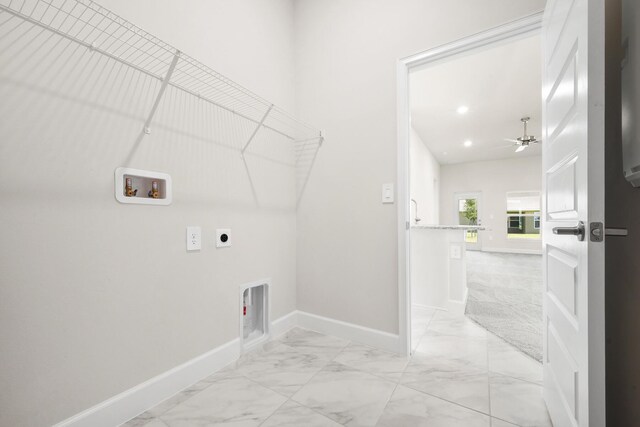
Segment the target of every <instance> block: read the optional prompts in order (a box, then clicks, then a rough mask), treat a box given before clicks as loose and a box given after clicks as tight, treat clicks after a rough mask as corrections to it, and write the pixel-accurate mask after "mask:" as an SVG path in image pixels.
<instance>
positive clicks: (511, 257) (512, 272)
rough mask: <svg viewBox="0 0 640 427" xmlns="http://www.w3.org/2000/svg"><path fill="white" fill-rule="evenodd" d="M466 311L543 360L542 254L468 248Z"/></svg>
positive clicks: (523, 350)
mask: <svg viewBox="0 0 640 427" xmlns="http://www.w3.org/2000/svg"><path fill="white" fill-rule="evenodd" d="M467 285H468V287H469V296H468V298H467V307H466V310H465V314H466V315H467V316H468V317H469V318H471V319H472V320H474V321H475V322H477V323H478V324H480V325H481V326H483V327H484V328H486V329H487V330H489V331H490V332H492V333H494V334H495V335H498V336H499V337H501V338H502V339H504V340H505V341H507V342H508V343H510V344H511V345H513V346H515V347H516V348H518V349H520V350H521V351H522V352H524V353H526V354H528V355H529V356H531V357H533V358H534V359H536V360H538V361H540V362H541V361H542V256H540V255H521V254H501V253H490V252H478V251H467Z"/></svg>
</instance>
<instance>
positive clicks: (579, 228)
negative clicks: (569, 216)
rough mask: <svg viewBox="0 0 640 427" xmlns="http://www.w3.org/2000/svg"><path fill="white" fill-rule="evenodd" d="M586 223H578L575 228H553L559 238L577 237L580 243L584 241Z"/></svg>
mask: <svg viewBox="0 0 640 427" xmlns="http://www.w3.org/2000/svg"><path fill="white" fill-rule="evenodd" d="M584 233H585V231H584V222H582V221H580V222H578V225H576V226H575V227H553V234H557V235H558V236H576V237H577V238H578V240H579V241H581V242H582V241H583V240H584Z"/></svg>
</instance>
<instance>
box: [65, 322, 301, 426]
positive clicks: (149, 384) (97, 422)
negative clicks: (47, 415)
mask: <svg viewBox="0 0 640 427" xmlns="http://www.w3.org/2000/svg"><path fill="white" fill-rule="evenodd" d="M297 319H298V312H297V311H292V312H291V313H289V314H286V315H284V316H282V317H280V318H279V319H276V320H274V321H273V323H272V325H271V326H272V329H271V331H272V335H271V336H273V337H277V336H278V335H282V334H284V333H285V332H287V331H288V330H289V329H291V328H293V327H295V326H297ZM238 357H240V338H235V339H233V340H231V341H229V342H227V343H225V344H222V345H221V346H219V347H216V348H214V349H213V350H210V351H208V352H206V353H205V354H202V355H200V356H198V357H195V358H193V359H191V360H189V361H188V362H185V363H183V364H181V365H179V366H176V367H175V368H172V369H170V370H168V371H166V372H163V373H162V374H160V375H157V376H155V377H153V378H151V379H149V380H147V381H145V382H143V383H141V384H138V385H136V386H134V387H132V388H130V389H129V390H126V391H124V392H122V393H120V394H117V395H115V396H113V397H111V398H110V399H107V400H105V401H104V402H101V403H99V404H97V405H95V406H92V407H91V408H89V409H87V410H84V411H82V412H80V413H78V414H76V415H74V416H72V417H70V418H67V419H66V420H64V421H61V422H59V423H58V424H55V426H54V427H85V426H86V427H113V426H118V425H120V424H123V423H126V422H127V421H129V420H130V419H132V418H135V417H137V416H138V415H140V414H141V413H143V412H145V411H147V410H149V409H150V408H153V407H154V406H156V405H157V404H159V403H161V402H162V401H164V400H166V399H168V398H170V397H171V396H173V395H175V394H176V393H179V392H181V391H182V390H184V389H186V388H187V387H190V386H192V385H193V384H195V383H197V382H198V381H200V380H202V379H204V378H206V377H208V376H209V375H211V374H213V373H215V372H216V371H219V370H220V369H222V368H224V367H225V366H227V365H229V364H231V363H233V362H235V361H236V360H238Z"/></svg>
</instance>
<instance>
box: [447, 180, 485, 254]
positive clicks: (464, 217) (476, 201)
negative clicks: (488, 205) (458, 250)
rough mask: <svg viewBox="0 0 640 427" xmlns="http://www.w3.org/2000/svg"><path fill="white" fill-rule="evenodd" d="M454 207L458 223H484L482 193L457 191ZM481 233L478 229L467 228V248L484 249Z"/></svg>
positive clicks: (465, 236)
mask: <svg viewBox="0 0 640 427" xmlns="http://www.w3.org/2000/svg"><path fill="white" fill-rule="evenodd" d="M453 209H454V218H456V221H457V222H456V225H482V193H480V192H473V193H455V197H454V206H453ZM480 235H481V234H480V233H478V230H467V231H466V233H465V235H464V240H465V242H466V248H467V249H470V250H480V249H482V242H481V241H480Z"/></svg>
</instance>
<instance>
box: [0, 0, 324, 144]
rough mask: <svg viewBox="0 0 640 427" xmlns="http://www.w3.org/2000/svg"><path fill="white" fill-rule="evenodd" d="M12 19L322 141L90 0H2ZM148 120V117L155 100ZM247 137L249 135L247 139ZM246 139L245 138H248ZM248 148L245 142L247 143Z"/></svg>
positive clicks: (1, 12)
mask: <svg viewBox="0 0 640 427" xmlns="http://www.w3.org/2000/svg"><path fill="white" fill-rule="evenodd" d="M13 19H21V20H22V22H21V23H20V24H19V25H22V24H23V23H29V24H31V25H34V26H37V27H40V28H42V29H44V30H47V31H50V32H52V33H55V34H57V35H58V36H60V37H63V38H66V39H68V40H71V41H73V42H76V43H78V44H79V45H81V46H84V47H85V48H87V49H89V50H90V51H92V52H99V53H100V54H102V55H105V56H107V57H109V58H112V59H114V60H116V61H118V62H120V63H123V64H125V65H127V66H129V67H132V68H134V69H136V70H138V71H139V72H141V73H144V74H145V75H148V76H150V77H152V78H154V79H157V80H159V81H160V82H162V89H161V91H160V94H159V96H158V102H159V99H160V98H161V96H162V93H163V91H164V88H166V86H171V87H174V88H177V89H180V90H182V91H185V92H187V93H189V94H191V95H193V96H196V97H198V98H200V99H202V100H203V101H206V102H209V103H211V104H213V105H215V106H217V107H219V108H222V109H224V110H227V111H229V112H232V113H234V114H236V115H238V116H240V117H242V118H243V119H245V120H247V121H249V122H252V123H254V124H255V125H256V132H257V131H258V130H260V129H263V128H264V129H269V130H271V131H273V132H275V133H277V134H280V135H281V136H283V137H285V138H287V139H289V140H291V141H293V142H295V143H296V144H295V145H296V146H298V145H300V144H303V145H302V146H307V145H308V144H305V143H306V142H307V141H309V140H315V141H316V142H317V143H318V144H320V143H321V142H322V134H321V132H320V131H319V130H318V129H315V128H314V127H312V126H310V125H308V124H306V123H304V122H301V121H300V120H297V119H295V118H294V117H293V116H291V115H290V114H288V113H287V112H285V111H284V110H282V109H280V108H278V107H276V106H274V105H273V104H271V103H270V102H268V101H267V100H265V99H263V98H261V97H260V96H258V95H256V94H254V93H252V92H251V91H249V90H248V89H246V88H244V87H242V86H241V85H239V84H237V83H235V82H233V81H232V80H230V79H229V78H227V77H225V76H223V75H221V74H220V73H218V72H216V71H214V70H212V69H211V68H209V67H207V66H206V65H204V64H202V63H201V62H199V61H197V60H196V59H194V58H192V57H190V56H188V55H186V54H184V53H182V52H180V51H179V50H178V49H176V48H175V47H173V46H171V45H169V44H167V43H165V42H163V41H162V40H160V39H158V38H157V37H154V36H153V35H151V34H149V33H147V32H146V31H144V30H142V29H140V28H138V27H137V26H135V25H133V24H132V23H130V22H128V21H126V20H125V19H122V18H121V17H119V16H118V15H116V14H114V13H113V12H111V11H109V10H107V9H105V8H103V7H102V6H100V5H98V4H96V3H94V2H93V1H90V0H0V25H4V24H7V23H9V22H10V21H12V20H13ZM158 102H156V105H155V106H154V109H153V111H152V112H151V115H150V117H149V119H148V120H147V124H146V125H148V123H149V122H150V121H151V118H152V116H153V113H154V112H155V109H156V108H157V103H158ZM250 142H251V141H248V143H250ZM247 145H248V144H247ZM245 148H246V147H245Z"/></svg>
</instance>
